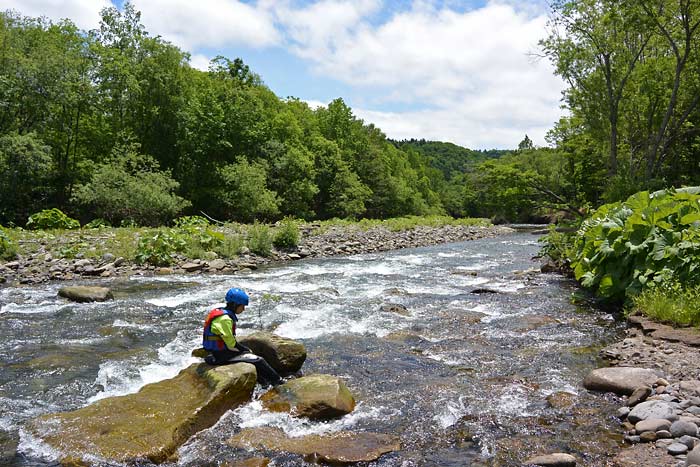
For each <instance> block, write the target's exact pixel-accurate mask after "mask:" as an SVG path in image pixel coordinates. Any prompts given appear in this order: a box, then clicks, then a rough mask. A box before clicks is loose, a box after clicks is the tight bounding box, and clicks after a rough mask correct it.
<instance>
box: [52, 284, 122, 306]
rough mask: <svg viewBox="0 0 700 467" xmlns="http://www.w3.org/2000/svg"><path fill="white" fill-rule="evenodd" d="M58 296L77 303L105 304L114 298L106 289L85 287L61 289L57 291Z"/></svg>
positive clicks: (71, 286)
mask: <svg viewBox="0 0 700 467" xmlns="http://www.w3.org/2000/svg"><path fill="white" fill-rule="evenodd" d="M58 296H59V297H63V298H67V299H68V300H71V301H74V302H79V303H86V302H105V301H107V300H112V299H113V298H114V296H113V295H112V291H111V290H110V289H109V288H108V287H92V286H87V285H70V286H66V287H61V288H60V289H58Z"/></svg>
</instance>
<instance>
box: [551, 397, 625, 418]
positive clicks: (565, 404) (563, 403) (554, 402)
mask: <svg viewBox="0 0 700 467" xmlns="http://www.w3.org/2000/svg"><path fill="white" fill-rule="evenodd" d="M547 403H549V405H550V407H552V408H554V409H559V410H562V409H568V408H570V407H571V406H573V405H574V404H575V403H576V394H572V393H570V392H566V391H557V392H554V393H552V394H550V395H548V396H547ZM625 415H627V414H625Z"/></svg>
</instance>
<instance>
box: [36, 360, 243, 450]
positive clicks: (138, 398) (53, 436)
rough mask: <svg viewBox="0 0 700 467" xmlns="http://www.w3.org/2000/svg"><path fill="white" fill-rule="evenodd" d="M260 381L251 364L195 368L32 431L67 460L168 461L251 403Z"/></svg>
mask: <svg viewBox="0 0 700 467" xmlns="http://www.w3.org/2000/svg"><path fill="white" fill-rule="evenodd" d="M256 379H257V375H256V371H255V367H254V366H253V365H250V364H248V363H238V364H235V365H222V366H218V367H211V366H209V365H206V364H200V365H191V366H190V367H188V368H186V369H184V370H182V371H181V372H180V373H179V374H178V375H177V376H176V377H175V378H172V379H168V380H165V381H160V382H158V383H153V384H148V385H146V386H144V387H143V388H141V390H140V391H139V392H137V393H135V394H128V395H126V396H119V397H109V398H106V399H102V400H99V401H97V402H95V403H94V404H91V405H89V406H87V407H84V408H82V409H79V410H76V411H73V412H62V413H57V414H49V415H44V416H41V417H38V418H36V419H34V420H32V421H31V423H30V425H29V429H30V430H31V431H32V433H33V434H34V435H35V436H37V437H39V438H41V439H42V440H43V441H45V442H46V443H47V444H49V445H50V446H51V447H53V448H55V449H56V450H58V451H59V452H61V454H62V455H63V457H65V458H72V459H81V458H83V459H84V458H88V457H89V458H95V457H96V458H102V459H105V460H107V461H108V462H110V463H134V462H136V461H137V460H138V459H148V460H150V461H151V462H156V463H158V462H163V461H164V460H166V459H167V458H168V457H170V456H171V455H172V454H174V453H175V451H176V450H177V448H178V447H180V446H181V445H182V444H183V443H184V442H185V441H187V439H188V438H189V437H190V436H192V435H193V434H194V433H196V432H198V431H200V430H203V429H205V428H208V427H210V426H212V425H214V424H215V423H216V422H217V421H218V420H219V418H220V417H221V416H222V415H223V414H224V413H225V412H226V411H227V410H229V409H231V408H233V407H235V406H237V405H239V404H240V403H243V402H246V401H248V400H250V397H251V395H252V393H253V388H254V387H255V381H256Z"/></svg>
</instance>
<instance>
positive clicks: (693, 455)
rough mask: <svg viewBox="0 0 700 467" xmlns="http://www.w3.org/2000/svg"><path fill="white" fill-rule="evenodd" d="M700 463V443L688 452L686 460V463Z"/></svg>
mask: <svg viewBox="0 0 700 467" xmlns="http://www.w3.org/2000/svg"><path fill="white" fill-rule="evenodd" d="M693 464H697V465H700V444H699V445H697V446H695V448H694V449H693V450H692V451H690V452H689V453H688V458H687V459H686V460H685V465H693Z"/></svg>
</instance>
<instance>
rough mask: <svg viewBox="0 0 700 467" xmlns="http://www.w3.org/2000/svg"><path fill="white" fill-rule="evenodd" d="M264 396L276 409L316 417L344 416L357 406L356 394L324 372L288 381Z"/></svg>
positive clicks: (274, 410) (324, 418)
mask: <svg viewBox="0 0 700 467" xmlns="http://www.w3.org/2000/svg"><path fill="white" fill-rule="evenodd" d="M260 400H261V401H262V404H263V406H264V407H265V408H267V409H268V410H271V411H273V412H290V413H291V414H292V415H295V416H298V417H308V418H310V419H312V420H328V419H332V418H336V417H342V416H343V415H346V414H349V413H350V412H352V411H353V410H354V409H355V398H354V397H353V395H352V393H351V392H350V390H349V389H348V387H347V386H346V385H345V383H344V382H343V381H342V380H341V379H340V378H337V377H335V376H331V375H321V374H318V375H309V376H303V377H301V378H296V379H293V380H291V381H288V382H286V383H284V384H282V385H280V386H277V387H276V388H274V389H272V390H270V391H268V392H267V393H265V394H263V396H262V397H261V398H260Z"/></svg>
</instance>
